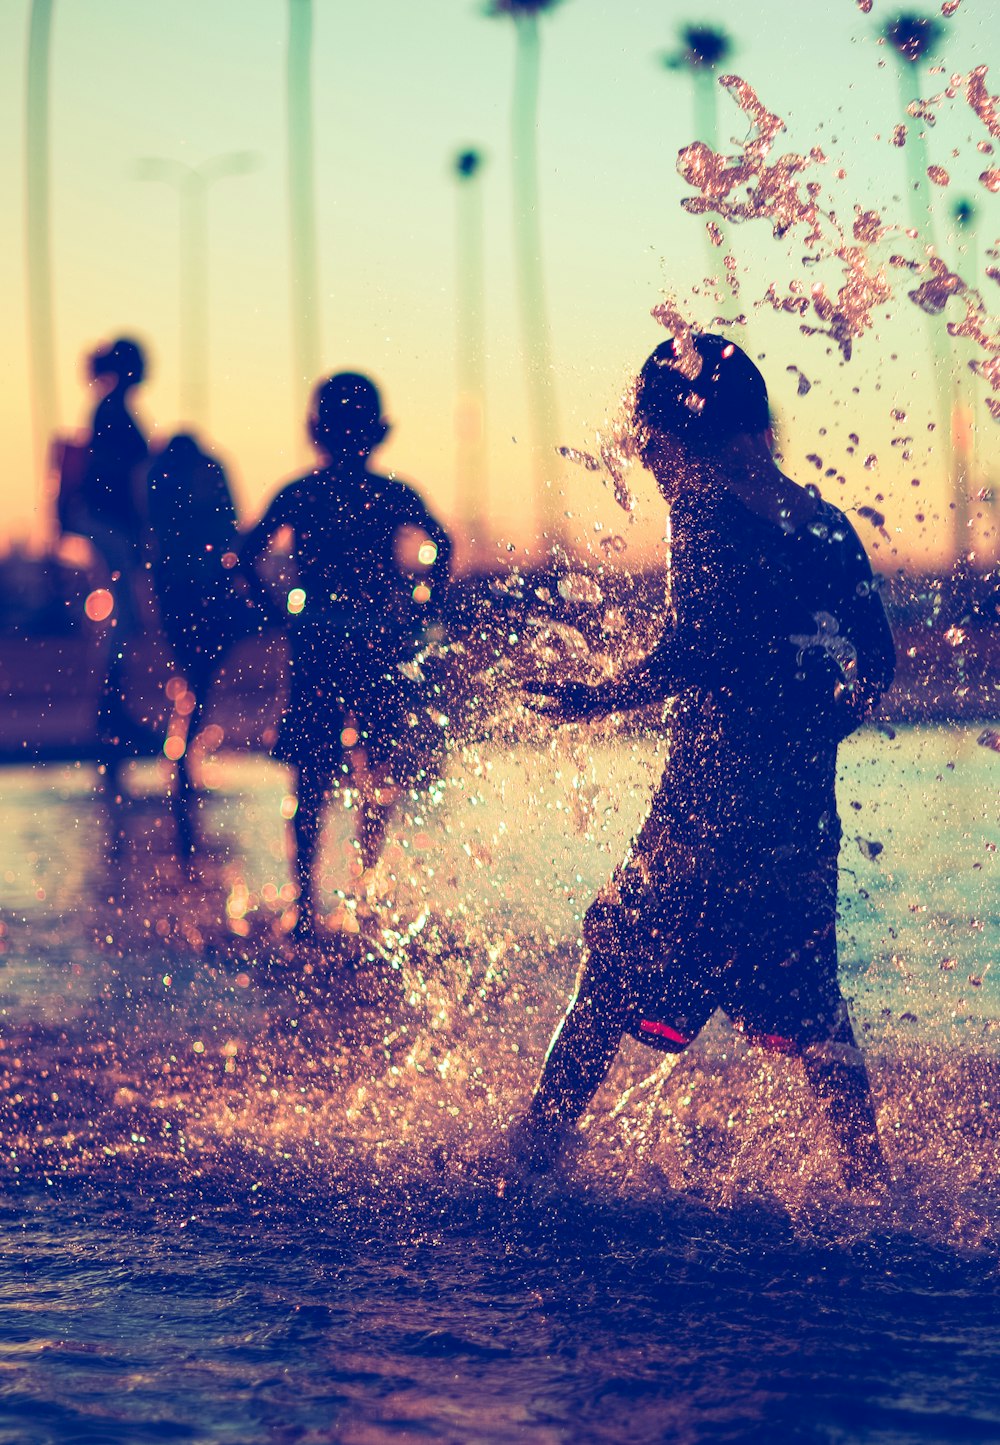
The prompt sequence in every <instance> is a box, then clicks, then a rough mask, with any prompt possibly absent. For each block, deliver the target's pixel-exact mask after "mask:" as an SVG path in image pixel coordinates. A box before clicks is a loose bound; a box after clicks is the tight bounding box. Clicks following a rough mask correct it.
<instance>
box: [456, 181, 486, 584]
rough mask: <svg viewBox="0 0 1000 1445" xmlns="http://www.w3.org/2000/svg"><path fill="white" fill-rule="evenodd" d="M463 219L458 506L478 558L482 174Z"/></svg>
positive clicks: (466, 193)
mask: <svg viewBox="0 0 1000 1445" xmlns="http://www.w3.org/2000/svg"><path fill="white" fill-rule="evenodd" d="M456 222H457V236H456V243H457V273H458V274H457V276H456V291H457V302H458V325H457V333H458V334H457V337H456V341H457V347H456V351H457V372H458V376H457V380H458V404H457V411H456V417H455V430H456V444H457V445H456V450H457V457H456V461H457V470H458V504H459V514H460V516H461V518H462V521H463V523H464V524H465V528H466V532H467V536H468V543H469V553H470V557H471V558H472V560H473V562H475V560H476V559H477V557H478V556H479V554H480V553H482V552H484V551H485V544H486V542H487V540H488V538H487V509H486V455H485V445H484V432H485V426H484V421H485V416H484V413H485V396H486V365H485V362H486V358H485V347H484V344H483V312H484V296H485V286H484V274H483V195H482V186H481V184H480V181H479V179H478V177H477V176H471V177H469V178H468V179H467V180H461V179H460V180H459V181H458V210H457V216H456Z"/></svg>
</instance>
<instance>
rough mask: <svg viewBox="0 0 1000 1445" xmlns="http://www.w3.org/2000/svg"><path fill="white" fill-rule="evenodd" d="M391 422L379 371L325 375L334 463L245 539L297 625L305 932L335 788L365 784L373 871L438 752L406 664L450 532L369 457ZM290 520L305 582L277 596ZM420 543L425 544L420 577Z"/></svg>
mask: <svg viewBox="0 0 1000 1445" xmlns="http://www.w3.org/2000/svg"><path fill="white" fill-rule="evenodd" d="M388 432H389V426H388V423H387V422H386V421H385V419H384V418H383V416H382V403H381V399H380V397H379V393H378V389H377V388H376V386H375V385H374V383H373V382H372V381H370V380H369V379H368V377H366V376H361V375H359V374H357V373H355V372H339V373H338V374H337V375H335V376H331V377H330V378H329V379H328V380H326V381H324V382H322V383H321V384H320V385H319V386H318V387H317V388H316V391H315V393H314V396H313V402H312V408H311V411H310V415H309V433H310V436H311V438H312V440H313V443H314V444H315V446H316V448H317V450H318V452H319V453H320V457H321V460H322V465H321V466H319V467H318V468H317V469H316V470H315V471H312V472H309V473H307V474H306V475H305V476H303V477H299V478H298V479H297V480H296V481H293V482H290V483H289V484H288V485H287V486H286V487H284V488H283V489H282V490H281V491H280V492H279V493H278V495H277V496H276V497H275V498H274V500H273V501H272V502H271V504H270V506H269V507H268V509H267V511H266V512H265V514H264V516H263V517H262V518H261V520H260V521H259V522H258V523H257V525H256V526H255V527H254V528H253V529H252V531H251V532H249V533H248V535H247V537H246V539H245V541H244V543H243V547H242V549H241V558H242V563H243V566H244V568H245V570H246V573H247V575H248V577H249V578H250V579H251V583H252V585H253V586H254V587H255V590H256V591H257V594H258V596H260V597H262V598H264V599H266V600H267V603H268V605H269V606H270V608H271V610H272V613H273V612H275V611H277V610H280V611H281V612H282V613H283V615H284V619H285V621H286V622H287V623H288V627H289V641H290V652H291V677H290V693H289V698H288V703H287V706H286V708H285V713H284V717H283V719H282V723H281V728H280V732H279V735H278V739H277V742H276V743H275V746H274V748H273V755H274V757H276V758H278V759H279V760H280V761H282V762H285V763H288V764H290V765H291V767H293V768H294V769H295V770H296V774H297V785H296V795H297V808H296V812H295V815H294V820H293V822H294V833H295V843H296V868H297V873H298V885H299V913H298V921H297V923H296V929H295V931H296V933H297V935H298V936H300V937H301V936H309V935H310V934H311V933H312V932H313V930H314V927H315V923H316V890H315V881H314V877H313V874H314V865H315V860H316V849H317V845H318V842H319V834H320V827H321V823H322V812H323V807H324V804H325V802H326V800H327V798H328V796H329V794H330V792H331V790H332V789H333V788H334V787H335V786H339V785H340V784H341V783H342V782H343V781H345V780H346V779H347V778H348V777H349V778H350V780H351V783H352V786H353V787H355V788H356V789H357V795H358V815H357V817H358V821H357V842H358V847H359V851H360V855H361V865H362V868H363V869H364V870H365V872H366V873H369V872H370V870H371V869H373V868H374V866H375V864H376V863H377V861H378V858H379V855H380V852H381V848H382V842H383V839H384V835H385V828H386V824H387V822H388V818H389V815H390V812H391V809H392V806H393V804H394V802H395V798H396V796H397V793H398V790H399V789H400V788H402V787H405V786H408V785H409V784H411V783H412V782H413V781H415V780H416V779H417V778H418V777H419V776H420V775H421V773H422V772H425V771H426V770H427V767H428V765H429V763H430V759H429V757H428V755H427V753H426V752H425V751H423V750H422V748H421V746H420V745H419V744H418V743H417V742H416V739H417V737H418V735H419V730H416V731H415V732H414V733H412V734H411V731H410V728H411V724H410V714H411V711H412V703H413V688H414V684H413V683H412V682H409V681H408V679H407V677H406V676H405V675H404V672H403V671H401V670H400V667H401V664H402V665H405V664H406V663H407V662H409V661H411V660H412V659H413V658H414V656H415V654H416V653H417V651H418V650H419V647H420V644H421V641H422V639H423V636H424V632H425V629H426V626H427V623H428V621H429V620H430V618H431V617H433V616H434V615H435V613H436V611H437V610H438V609H439V608H440V603H441V597H442V593H443V591H444V589H445V586H446V583H447V577H448V561H449V558H450V555H451V541H450V538H449V536H448V533H447V532H446V531H445V529H444V528H443V527H442V526H441V524H440V522H438V520H437V519H436V518H435V517H434V516H433V515H432V514H431V513H430V512H429V511H428V509H427V507H426V506H425V505H424V503H423V501H422V500H421V498H420V497H419V495H418V494H417V493H416V492H415V491H414V490H413V488H412V487H408V486H406V485H405V484H404V483H402V482H399V481H396V480H395V479H394V478H391V477H386V476H381V475H379V474H378V473H377V472H374V471H373V470H372V469H371V466H370V461H371V456H372V453H373V452H374V451H375V450H376V448H377V447H378V446H380V445H381V443H382V442H383V441H384V440H385V438H386V436H387V435H388ZM282 532H284V533H285V534H286V535H288V534H290V535H291V565H292V571H293V577H292V578H290V579H289V580H290V581H292V582H293V584H294V585H293V586H292V588H291V590H290V591H288V592H287V595H286V598H285V599H283V604H284V605H283V606H281V607H280V609H279V607H278V603H277V601H276V598H275V593H274V591H273V589H272V588H271V587H270V586H269V585H268V584H266V583H265V582H264V580H263V578H262V576H261V572H260V570H259V564H260V563H261V561H262V558H263V556H264V553H265V551H266V550H267V548H268V545H269V544H270V542H271V540H272V539H273V538H274V537H275V536H276V535H277V534H278V533H282ZM408 542H409V544H410V546H411V547H412V546H413V544H414V542H415V543H416V547H415V549H414V550H415V553H416V563H417V572H418V575H419V576H420V579H421V580H420V581H419V582H417V585H416V586H415V585H414V568H413V566H412V565H410V564H409V563H408V559H407V557H406V555H405V553H406V548H407V543H408Z"/></svg>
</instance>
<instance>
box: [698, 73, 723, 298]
mask: <svg viewBox="0 0 1000 1445" xmlns="http://www.w3.org/2000/svg"><path fill="white" fill-rule="evenodd" d="M691 79H692V82H693V85H694V135H695V140H700V141H702V142H704V144H705V145H707V146H710V147H711V149H712V150H713V151H717V150H718V149H719V114H718V106H717V105H716V99H717V97H718V86H717V84H716V78H715V71H714V70H709V69H707V67H705V66H697V65H696V66H695V67H694V68H693V69H692V72H691ZM715 224H716V227H717V229H719V230H720V231H721V230H722V227H721V224H720V222H719V221H718V220H716V223H715ZM703 234H704V238H705V253H706V255H707V257H708V271H707V273H706V275H707V276H709V277H711V276H716V275H719V274H720V273H721V272H722V270H723V266H722V251H723V247H717V246H714V245H713V244H712V239H711V237H710V236H709V233H708V229H707V227H704V228H703ZM723 234H724V233H723Z"/></svg>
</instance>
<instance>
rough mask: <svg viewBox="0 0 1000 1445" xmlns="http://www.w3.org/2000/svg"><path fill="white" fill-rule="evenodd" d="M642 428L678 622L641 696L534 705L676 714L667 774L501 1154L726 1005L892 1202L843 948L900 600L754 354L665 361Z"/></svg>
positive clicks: (523, 1160)
mask: <svg viewBox="0 0 1000 1445" xmlns="http://www.w3.org/2000/svg"><path fill="white" fill-rule="evenodd" d="M635 428H636V442H637V448H638V452H639V455H640V456H641V458H642V460H643V463H644V465H645V466H646V467H647V468H648V469H649V470H650V471H651V472H652V474H653V476H654V477H655V479H656V482H657V485H658V488H659V491H660V493H661V495H662V496H663V498H664V500H665V501H666V502H667V503H668V506H669V523H670V531H669V539H670V540H669V546H670V603H671V609H672V618H671V621H670V624H669V625H668V626H667V628H666V630H665V631H664V633H663V636H662V639H661V641H660V642H659V643H658V644H657V646H656V647H655V648H654V650H653V651H652V652H651V653H650V654H649V656H648V657H647V658H646V659H645V660H644V662H642V663H640V664H639V665H638V666H637V667H635V668H634V669H633V670H631V671H629V672H626V673H625V674H624V675H622V676H621V677H620V678H618V679H613V680H611V681H608V682H604V683H601V684H599V685H597V686H593V687H591V686H587V685H585V684H581V683H566V684H562V685H556V686H548V687H541V686H535V685H533V684H528V690H529V691H530V692H533V693H542V694H544V698H545V699H547V700H543V699H542V698H539V699H538V700H537V701H536V702H535V706H537V707H539V708H541V709H542V710H543V711H547V712H550V713H551V715H552V716H553V718H554V719H556V720H560V721H564V720H579V719H585V718H589V717H593V716H596V715H598V714H607V713H613V712H618V711H622V710H626V709H630V708H635V707H639V706H642V705H644V704H647V703H653V702H662V701H663V700H665V699H667V698H670V699H672V704H671V707H670V709H669V711H668V714H667V718H668V720H667V730H668V741H669V752H668V761H667V764H666V768H665V771H664V774H663V778H662V781H661V783H660V785H659V788H658V789H657V792H656V794H655V796H654V799H653V802H652V806H651V808H650V811H649V815H648V817H647V818H646V820H645V822H644V823H643V825H642V828H641V829H640V831H639V833H638V835H637V836H636V838H635V840H634V842H633V844H632V847H631V849H630V851H629V853H628V855H627V857H626V859H625V861H624V863H623V864H622V865H621V866H620V867H619V868H618V869H617V871H616V872H615V874H614V875H613V877H612V879H611V881H610V883H609V884H608V885H607V886H606V887H605V888H604V889H603V890H602V892H601V893H600V894H599V895H598V897H597V898H596V899H595V901H594V902H593V903H592V905H591V907H590V909H589V910H588V912H587V915H586V919H585V922H584V929H583V937H584V942H585V946H586V952H585V954H584V959H583V962H582V966H581V968H580V972H579V975H578V978H577V984H576V990H575V993H574V996H573V999H572V1001H571V1003H570V1006H569V1008H568V1011H567V1013H566V1015H565V1017H564V1019H563V1020H562V1022H561V1024H560V1025H559V1027H558V1029H557V1031H556V1033H555V1036H554V1038H553V1040H552V1043H551V1045H550V1047H549V1050H548V1054H547V1056H546V1060H545V1064H544V1067H543V1070H542V1075H541V1078H540V1080H539V1082H538V1085H537V1088H536V1090H535V1092H534V1096H533V1098H532V1100H531V1103H530V1106H529V1108H528V1110H527V1112H526V1113H525V1114H524V1115H523V1116H522V1117H521V1118H520V1119H519V1120H517V1121H516V1122H515V1123H514V1124H512V1126H511V1127H510V1128H509V1130H508V1138H507V1142H506V1144H505V1145H504V1146H502V1148H501V1154H504V1155H506V1156H507V1157H508V1160H509V1158H510V1156H513V1161H514V1162H515V1163H520V1164H526V1165H528V1166H529V1167H535V1168H545V1167H548V1166H549V1165H551V1163H552V1162H554V1160H555V1158H556V1157H557V1155H558V1152H559V1149H560V1147H561V1145H562V1143H563V1141H564V1139H565V1137H566V1134H567V1130H568V1128H569V1126H571V1125H572V1124H573V1123H574V1122H575V1121H576V1120H577V1119H579V1117H580V1116H581V1114H582V1113H583V1111H584V1109H585V1108H586V1106H587V1105H588V1103H589V1101H590V1099H591V1098H592V1097H593V1095H594V1093H595V1092H596V1090H597V1088H598V1086H599V1085H600V1083H601V1081H602V1080H603V1079H604V1077H605V1075H606V1073H607V1071H608V1069H609V1067H610V1065H611V1063H612V1061H613V1060H614V1057H615V1055H616V1053H617V1051H618V1047H619V1044H620V1042H621V1040H622V1038H623V1036H624V1035H626V1034H630V1035H632V1036H634V1037H635V1038H636V1039H638V1040H639V1041H640V1042H642V1043H645V1044H648V1045H651V1046H652V1047H654V1048H657V1049H660V1050H661V1051H663V1052H665V1053H668V1054H679V1053H681V1052H682V1051H683V1050H684V1049H686V1048H687V1047H688V1045H689V1044H690V1043H691V1042H692V1041H693V1040H694V1039H695V1037H696V1036H697V1035H698V1033H699V1031H700V1029H701V1028H702V1027H703V1025H704V1024H705V1023H706V1022H707V1020H708V1019H709V1017H710V1016H711V1015H712V1014H713V1013H714V1012H715V1010H716V1009H718V1008H721V1009H722V1010H723V1011H724V1012H725V1013H727V1014H728V1015H729V1017H730V1019H731V1020H732V1021H733V1022H734V1023H735V1024H736V1026H737V1027H739V1028H740V1029H742V1030H743V1031H744V1032H745V1033H746V1034H747V1035H748V1036H749V1037H750V1039H751V1040H753V1041H755V1042H759V1043H763V1044H764V1045H765V1046H769V1047H772V1048H776V1049H780V1050H783V1051H787V1052H789V1053H793V1054H796V1055H798V1056H799V1057H800V1058H801V1060H802V1063H803V1065H804V1069H805V1073H806V1076H807V1078H808V1080H809V1082H810V1084H811V1085H812V1087H813V1089H814V1091H815V1093H816V1094H817V1095H818V1096H819V1098H820V1099H821V1100H822V1101H823V1103H824V1104H825V1106H826V1110H827V1114H828V1117H829V1120H830V1122H831V1125H832V1128H833V1131H834V1134H835V1136H836V1138H837V1142H838V1145H839V1150H840V1155H841V1162H842V1171H843V1174H844V1177H845V1179H846V1181H847V1182H848V1184H850V1185H852V1186H853V1185H856V1184H862V1183H873V1182H882V1181H884V1179H885V1177H886V1170H885V1164H884V1160H883V1156H882V1152H881V1147H880V1144H879V1139H878V1131H877V1127H876V1120H875V1114H874V1109H873V1106H872V1102H871V1097H870V1090H869V1083H868V1076H867V1072H866V1069H865V1064H864V1060H863V1058H862V1056H861V1054H860V1052H859V1051H858V1048H857V1044H856V1040H855V1037H854V1033H853V1030H852V1027H851V1021H850V1018H849V1015H848V1011H847V1005H846V1002H845V1000H844V997H843V995H842V993H841V990H840V986H839V982H838V978H837V939H836V901H837V855H838V849H839V844H840V836H841V827H840V822H839V819H838V816H837V803H836V796H835V776H836V757H837V746H838V743H839V742H840V741H841V740H842V739H843V738H844V737H846V736H847V735H848V734H849V733H850V732H852V731H853V730H854V729H855V728H856V727H857V726H859V725H860V723H861V722H862V721H863V720H864V719H865V718H866V717H867V716H868V715H869V713H870V712H871V709H872V708H873V707H874V705H875V703H876V702H877V700H878V699H879V697H880V696H881V695H882V693H883V692H884V691H885V689H886V688H888V686H889V685H890V683H891V681H892V677H893V673H894V668H895V650H894V647H893V642H892V636H891V633H890V631H889V626H888V622H887V620H886V616H885V611H884V609H883V606H882V601H881V598H880V596H879V591H878V588H877V584H876V582H875V581H874V579H873V576H872V572H871V568H870V565H869V563H868V560H867V558H866V556H865V552H864V549H863V547H862V545H861V543H860V541H859V540H858V537H857V535H856V534H855V532H854V530H853V528H852V527H851V525H850V523H849V522H848V520H847V518H846V517H845V516H844V515H843V513H842V512H840V511H838V510H837V509H836V508H835V507H833V506H831V505H830V504H829V503H828V502H826V501H824V500H822V498H821V497H820V495H819V493H818V492H817V491H816V489H815V488H811V487H809V488H803V487H800V486H797V485H796V484H795V483H794V482H792V481H790V480H789V479H788V478H787V477H785V476H783V475H782V473H781V472H780V470H779V469H778V467H777V465H776V463H775V461H774V459H773V455H772V447H771V437H770V412H769V404H768V397H767V389H766V387H765V384H764V379H763V377H762V376H761V374H760V372H759V371H758V370H757V368H756V367H755V366H754V364H753V363H752V362H751V361H750V359H749V357H747V356H746V355H745V353H744V352H742V351H741V350H740V349H739V348H738V347H737V346H734V345H733V343H731V342H727V341H725V340H724V339H723V338H722V337H719V336H714V335H695V336H693V337H691V338H690V339H689V344H688V345H687V346H682V345H681V344H680V343H679V342H678V341H669V342H665V343H663V344H662V345H661V346H659V347H658V348H657V349H656V351H654V352H653V354H652V356H650V357H649V359H648V360H647V361H646V363H645V365H644V366H643V368H642V371H641V373H640V375H639V378H638V382H637V386H636V398H635Z"/></svg>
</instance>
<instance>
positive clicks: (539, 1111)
mask: <svg viewBox="0 0 1000 1445" xmlns="http://www.w3.org/2000/svg"><path fill="white" fill-rule="evenodd" d="M619 973H620V970H619V966H618V964H617V962H616V961H615V960H608V959H607V958H603V957H601V955H599V954H596V953H592V954H591V955H590V957H589V958H587V959H586V960H585V961H584V963H583V964H582V965H581V968H580V972H579V974H578V975H577V983H576V992H575V993H574V995H573V1000H572V1002H571V1003H570V1006H569V1008H568V1009H567V1011H566V1013H565V1015H564V1017H563V1019H562V1021H561V1023H560V1024H559V1027H558V1028H557V1029H556V1032H555V1034H554V1035H553V1038H552V1042H551V1043H550V1045H549V1050H548V1053H547V1054H546V1056H545V1063H544V1065H543V1068H542V1076H541V1078H540V1079H539V1081H538V1085H537V1087H536V1089H535V1093H534V1097H533V1098H532V1100H531V1104H530V1105H529V1107H528V1111H527V1113H526V1114H525V1115H524V1117H523V1119H521V1120H520V1122H519V1123H518V1124H517V1125H516V1126H515V1129H514V1140H513V1142H514V1146H515V1148H516V1149H517V1150H518V1151H520V1152H524V1154H525V1155H526V1156H527V1158H528V1160H529V1162H531V1163H532V1164H533V1165H534V1166H535V1167H545V1166H547V1165H549V1164H551V1163H552V1162H554V1160H555V1157H556V1155H557V1153H558V1150H559V1146H560V1143H561V1139H562V1135H563V1133H564V1131H565V1130H566V1129H567V1128H568V1126H569V1125H571V1124H573V1123H575V1122H576V1120H577V1119H579V1117H580V1115H581V1114H582V1113H583V1111H584V1110H585V1109H586V1107H587V1105H588V1104H589V1103H590V1101H591V1099H592V1098H593V1096H594V1094H595V1093H596V1092H597V1089H598V1088H599V1086H600V1084H601V1083H602V1081H603V1079H604V1077H605V1075H606V1074H607V1072H608V1070H609V1069H610V1067H611V1065H612V1063H613V1062H614V1059H615V1055H616V1054H617V1052H618V1048H619V1045H620V1044H621V1040H622V1035H623V1033H624V1031H625V1024H626V1022H627V1019H628V1000H627V998H626V996H625V990H624V989H623V988H622V986H621V981H620V977H619Z"/></svg>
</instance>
